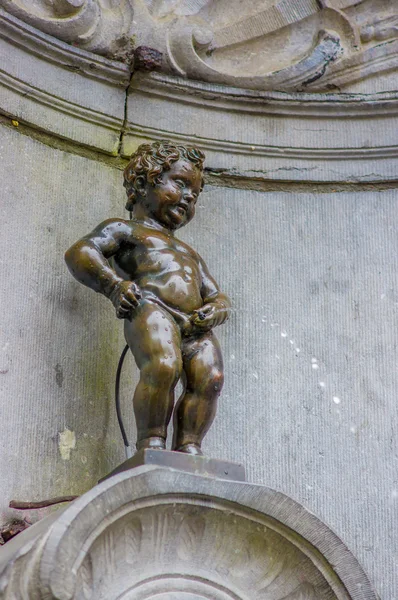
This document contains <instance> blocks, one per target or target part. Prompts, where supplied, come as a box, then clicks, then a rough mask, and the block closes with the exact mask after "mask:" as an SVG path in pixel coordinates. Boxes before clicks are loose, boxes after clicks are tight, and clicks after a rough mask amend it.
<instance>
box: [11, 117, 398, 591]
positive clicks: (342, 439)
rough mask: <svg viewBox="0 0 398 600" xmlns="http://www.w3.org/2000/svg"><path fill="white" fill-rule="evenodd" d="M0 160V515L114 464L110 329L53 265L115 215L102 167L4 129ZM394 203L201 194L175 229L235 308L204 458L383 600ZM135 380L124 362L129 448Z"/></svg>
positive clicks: (391, 193)
mask: <svg viewBox="0 0 398 600" xmlns="http://www.w3.org/2000/svg"><path fill="white" fill-rule="evenodd" d="M0 164H1V167H2V170H3V174H2V182H3V186H2V188H3V189H2V202H1V215H2V226H3V234H2V237H1V242H0V244H1V251H0V260H1V272H2V277H1V281H2V284H1V288H0V294H1V306H2V325H1V328H0V331H1V341H0V350H1V355H0V356H1V363H0V378H1V380H0V381H1V394H2V398H1V406H2V417H1V420H0V429H1V432H0V460H1V476H2V485H1V487H0V489H1V491H0V512H1V517H2V520H3V521H4V520H5V519H7V518H8V517H9V516H10V515H11V514H15V513H14V512H12V511H9V510H8V509H7V505H8V502H9V500H10V499H11V498H17V499H20V500H36V499H43V498H48V497H51V496H56V495H61V494H73V493H76V494H79V493H81V492H83V491H85V490H87V489H89V488H90V487H91V486H93V485H94V484H95V483H96V481H97V479H98V478H99V477H101V476H102V475H104V474H105V473H106V472H107V471H109V470H110V469H111V468H113V467H114V466H116V465H117V463H118V462H120V461H121V460H123V457H124V453H123V447H122V442H121V438H120V435H119V432H118V430H117V425H116V418H115V412H114V406H113V385H114V375H115V370H116V365H117V361H118V358H119V354H120V351H121V349H122V348H123V345H124V340H123V336H122V326H121V323H120V322H117V321H116V320H115V319H114V315H113V308H112V306H111V305H110V304H109V303H107V301H106V300H105V299H104V298H102V297H100V296H99V295H96V294H94V293H93V292H91V291H90V290H88V289H85V288H83V287H82V286H80V285H79V284H78V283H76V282H75V281H74V280H73V279H72V277H71V276H70V275H69V273H68V271H67V269H66V267H65V266H64V263H63V253H64V251H65V249H66V248H67V247H68V246H69V245H70V243H72V242H73V241H74V240H75V239H77V238H78V237H79V236H81V235H82V234H84V233H86V232H87V231H88V230H90V229H91V228H92V227H93V226H94V225H95V224H96V223H98V222H99V221H101V220H103V219H105V218H107V217H109V216H118V215H120V216H123V214H124V210H123V206H124V198H125V196H124V191H123V188H122V185H121V172H120V171H119V170H118V169H114V168H111V167H109V166H106V165H104V164H101V163H99V162H96V161H94V160H89V159H87V158H83V157H81V156H75V155H72V154H69V153H67V152H62V151H59V150H54V149H52V148H49V147H48V146H45V145H44V144H41V143H40V142H38V141H34V140H32V139H30V138H29V137H26V136H23V135H20V134H19V133H18V131H12V130H9V129H7V128H2V130H1V161H0ZM397 203H398V195H397V191H396V190H395V189H390V190H385V191H373V192H372V191H367V192H365V191H352V192H339V193H333V192H329V193H319V194H315V193H311V192H310V191H308V192H302V193H281V192H279V193H277V192H268V193H260V192H254V191H248V190H244V189H227V188H220V187H210V186H209V187H206V188H205V191H204V192H203V194H202V196H201V198H200V200H199V206H198V210H197V217H196V218H195V220H194V221H193V222H192V223H191V224H190V225H189V226H188V227H187V229H186V230H182V231H181V232H180V236H181V238H183V239H184V240H186V241H187V242H188V243H191V244H192V245H193V246H194V247H195V249H197V250H198V251H199V252H200V253H201V254H202V256H203V257H204V258H205V260H206V262H207V263H208V265H209V267H210V270H211V272H212V273H213V274H214V275H215V276H216V278H217V279H218V280H219V282H220V284H221V285H222V288H223V289H224V290H225V291H226V292H227V293H229V294H230V296H231V298H232V300H233V304H234V310H233V315H232V318H231V320H230V321H229V323H227V324H226V325H225V326H224V327H223V328H220V330H219V338H220V340H221V343H222V347H223V350H224V357H225V366H226V384H225V388H224V392H223V394H222V396H221V398H220V402H219V411H218V416H217V419H216V422H215V424H214V426H213V429H212V430H211V431H210V432H209V434H208V437H207V438H206V443H205V451H206V452H207V453H208V454H210V455H212V456H215V457H220V458H225V459H230V460H235V461H239V462H243V463H244V464H245V465H246V468H247V472H248V480H249V481H251V482H254V483H263V484H266V485H268V486H270V487H273V488H275V489H277V490H281V491H283V492H284V493H287V494H289V495H290V496H292V497H293V498H294V499H296V500H298V501H299V502H301V503H303V504H304V505H305V506H306V507H307V508H309V509H310V510H311V511H313V512H314V513H315V514H316V515H317V516H318V517H319V518H321V519H322V520H324V521H325V522H326V523H327V524H328V525H329V526H331V527H332V529H334V531H335V532H336V533H337V534H338V535H339V536H340V537H341V538H342V539H343V541H344V542H345V543H346V544H347V545H348V546H349V548H350V549H351V550H352V551H353V553H354V554H355V555H356V556H357V558H358V559H359V561H360V562H361V563H362V564H363V566H364V568H365V570H366V571H367V572H368V574H369V577H370V579H371V580H372V581H373V582H374V585H375V587H376V589H377V591H378V592H379V593H380V595H381V598H382V600H396V598H398V596H397V592H396V590H397V589H398V578H397V572H398V569H397V561H398V545H397V539H398V531H397V524H396V519H395V515H396V511H397V503H398V479H397V450H396V448H397V445H396V431H397V429H398V422H397V421H398V417H397V410H396V397H397V388H398V377H397V371H396V364H397V343H396V340H397V334H396V329H395V325H396V312H397V307H398V288H397V273H396V255H397V239H396V233H395V232H396V220H397ZM136 376H137V372H136V369H135V367H134V366H133V362H132V360H131V359H130V360H129V361H128V367H127V368H126V370H125V372H124V375H123V381H124V383H123V390H122V397H123V412H124V414H125V418H126V425H127V428H128V430H129V432H130V435H131V438H132V441H134V435H135V431H134V424H133V420H132V415H131V410H130V397H131V391H132V388H133V384H134V381H135V380H136ZM68 431H69V432H72V433H68ZM60 434H62V435H60ZM74 441H75V446H74ZM73 446H74V447H73ZM69 451H70V452H69ZM41 514H43V513H39V516H41ZM30 517H33V515H30Z"/></svg>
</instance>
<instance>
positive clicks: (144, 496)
mask: <svg viewBox="0 0 398 600" xmlns="http://www.w3.org/2000/svg"><path fill="white" fill-rule="evenodd" d="M164 456H165V457H166V456H167V455H166V454H165V455H164ZM147 459H148V456H147ZM137 460H138V459H137ZM205 460H206V459H205ZM48 523H49V524H48V527H47V528H46V527H45V523H44V522H40V523H38V526H37V529H36V532H37V537H36V538H34V531H35V527H36V526H33V527H31V528H30V529H29V530H28V532H27V533H26V534H25V533H22V534H20V535H19V536H18V538H16V539H15V540H14V545H13V547H12V552H11V553H10V551H9V552H7V561H8V562H7V564H6V565H4V564H3V569H2V572H1V575H0V598H2V599H3V600H11V599H15V598H19V599H29V600H35V599H37V600H38V599H43V598H46V599H47V600H51V599H53V600H72V599H73V600H94V599H95V600H101V599H106V600H150V599H153V600H155V599H156V600H282V599H283V600H336V599H338V600H376V595H375V593H374V592H373V590H372V587H371V585H370V583H369V581H368V579H367V577H366V575H365V574H364V572H363V570H362V569H361V567H360V566H359V564H358V562H357V561H356V559H355V558H354V556H353V555H352V554H351V553H350V552H349V550H348V549H347V548H346V547H345V546H344V544H343V543H342V541H341V540H340V539H338V538H337V537H336V536H335V535H334V534H333V533H332V532H331V531H330V530H329V529H328V528H327V527H326V525H324V524H323V523H322V522H321V521H319V520H318V519H317V518H316V517H315V516H314V515H312V514H311V513H309V512H308V511H307V510H306V509H305V508H303V507H302V506H300V505H298V504H297V503H296V502H294V501H293V500H291V499H290V498H288V497H287V496H284V495H283V494H280V493H278V492H275V491H273V490H270V489H268V488H266V487H263V486H258V485H252V484H248V483H243V482H237V481H227V480H220V479H215V478H211V477H202V476H200V475H193V474H191V473H187V472H183V471H178V470H175V469H170V468H167V467H159V466H151V465H143V466H139V467H136V468H135V469H129V470H127V471H123V472H120V473H117V474H115V475H113V476H112V477H110V478H109V479H106V480H105V481H103V482H102V483H100V484H99V485H97V486H95V487H94V488H93V489H92V490H90V491H89V492H87V493H86V494H84V496H81V497H80V498H78V499H77V500H76V501H75V502H74V503H73V504H71V505H70V506H69V507H68V508H67V509H66V510H64V511H62V512H61V513H60V515H59V516H58V518H56V519H55V521H54V520H53V521H52V522H51V521H49V522H48ZM24 536H25V537H24ZM10 544H11V542H10ZM10 550H11V548H10ZM0 566H1V565H0Z"/></svg>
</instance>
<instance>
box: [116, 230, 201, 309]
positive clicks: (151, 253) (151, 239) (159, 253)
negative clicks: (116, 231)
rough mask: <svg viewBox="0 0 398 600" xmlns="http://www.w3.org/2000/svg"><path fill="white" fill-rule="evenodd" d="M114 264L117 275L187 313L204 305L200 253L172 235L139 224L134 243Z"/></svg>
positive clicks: (122, 252)
mask: <svg viewBox="0 0 398 600" xmlns="http://www.w3.org/2000/svg"><path fill="white" fill-rule="evenodd" d="M114 265H115V270H116V272H117V273H118V275H120V276H121V277H123V278H124V279H126V280H132V281H135V282H136V283H137V285H139V287H140V288H141V289H142V290H148V291H151V292H152V293H153V294H155V295H156V296H157V297H158V298H160V299H161V300H162V301H163V302H164V303H165V304H167V305H169V306H171V307H173V308H176V309H178V310H181V311H182V312H185V313H186V314H191V313H192V311H193V310H195V309H198V308H200V307H201V306H202V305H203V299H202V296H201V286H202V276H201V272H200V268H199V262H198V258H197V254H196V253H195V252H194V250H192V248H190V247H189V246H188V245H187V244H184V243H183V242H181V241H180V240H177V239H176V238H174V237H173V236H172V235H167V234H165V233H164V232H162V231H157V230H155V229H152V228H148V227H145V226H143V225H138V226H137V225H136V226H135V227H134V228H132V234H131V240H127V241H126V242H125V243H124V244H123V246H122V247H121V249H120V250H119V251H118V252H117V254H116V255H115V256H114Z"/></svg>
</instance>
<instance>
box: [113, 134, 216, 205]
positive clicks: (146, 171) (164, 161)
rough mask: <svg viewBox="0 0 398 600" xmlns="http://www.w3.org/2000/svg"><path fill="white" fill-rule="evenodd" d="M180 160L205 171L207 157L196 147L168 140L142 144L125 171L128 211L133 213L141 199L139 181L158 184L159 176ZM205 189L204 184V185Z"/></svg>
mask: <svg viewBox="0 0 398 600" xmlns="http://www.w3.org/2000/svg"><path fill="white" fill-rule="evenodd" d="M180 159H185V160H189V161H190V162H191V163H193V164H194V165H195V166H196V167H198V169H200V170H201V171H203V163H204V160H205V155H204V154H203V152H202V151H201V150H199V148H195V147H194V146H189V147H185V146H178V145H176V144H173V143H172V142H170V141H168V140H160V141H159V142H153V143H152V144H141V146H139V147H138V148H137V150H136V152H134V154H132V155H131V159H130V162H129V164H128V165H127V167H126V168H125V170H124V182H123V185H124V187H125V188H126V193H127V198H128V200H127V204H126V209H127V210H129V211H132V209H133V206H134V204H135V203H136V202H137V200H138V198H139V195H140V194H139V191H138V189H137V186H136V182H137V179H139V178H141V183H142V178H144V182H145V183H146V182H149V183H152V184H154V183H158V181H159V176H160V175H161V174H162V173H163V171H167V170H168V169H170V167H171V165H172V164H173V163H174V162H177V161H178V160H180ZM202 188H203V184H202Z"/></svg>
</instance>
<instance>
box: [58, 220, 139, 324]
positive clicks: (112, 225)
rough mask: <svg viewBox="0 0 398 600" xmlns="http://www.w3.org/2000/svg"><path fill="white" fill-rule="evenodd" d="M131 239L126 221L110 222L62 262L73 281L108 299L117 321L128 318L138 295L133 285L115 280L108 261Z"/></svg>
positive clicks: (119, 279)
mask: <svg viewBox="0 0 398 600" xmlns="http://www.w3.org/2000/svg"><path fill="white" fill-rule="evenodd" d="M131 235H132V232H131V228H130V226H129V225H128V223H127V222H126V221H123V220H122V219H109V220H108V221H105V222H103V223H101V224H100V225H98V226H97V227H96V228H95V229H94V230H93V231H92V232H91V233H89V234H88V235H86V236H84V237H83V238H81V239H80V240H78V241H77V242H76V243H75V244H73V245H72V246H71V247H70V248H69V250H67V251H66V253H65V262H66V264H67V266H68V269H69V271H70V272H71V273H72V275H73V277H75V279H77V281H79V282H80V283H83V285H86V286H87V287H89V288H91V289H92V290H94V291H96V292H99V293H101V294H104V296H106V297H107V298H109V299H110V300H111V301H112V302H113V304H114V306H115V309H116V314H117V316H118V317H120V318H125V317H127V316H129V314H130V312H131V310H132V309H133V308H134V307H135V306H136V305H137V303H138V300H139V297H140V292H139V289H138V286H136V284H134V283H133V282H131V281H125V280H123V279H122V278H121V277H119V276H118V274H117V273H116V271H115V270H114V269H112V267H111V265H110V264H109V261H108V259H109V258H111V257H112V256H114V255H115V254H116V253H117V252H118V251H119V250H120V248H121V246H122V244H123V243H124V242H125V241H126V240H127V239H130V240H131Z"/></svg>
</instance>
